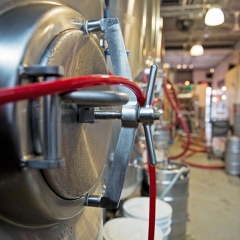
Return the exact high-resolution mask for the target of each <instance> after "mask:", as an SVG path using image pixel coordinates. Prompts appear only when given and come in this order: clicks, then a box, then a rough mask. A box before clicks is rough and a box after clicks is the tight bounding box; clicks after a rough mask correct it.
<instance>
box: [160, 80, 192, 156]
mask: <svg viewBox="0 0 240 240" xmlns="http://www.w3.org/2000/svg"><path fill="white" fill-rule="evenodd" d="M163 88H164V91H165V94H166V97H167V99H168V101H169V102H170V104H171V106H172V108H173V109H174V111H175V112H176V114H177V117H178V119H179V121H180V122H181V124H182V126H183V128H184V130H185V132H186V134H187V142H186V146H185V149H184V150H183V151H182V152H181V153H180V154H177V155H175V156H170V157H169V158H168V159H169V160H173V159H177V158H180V157H182V156H183V155H184V154H185V153H186V152H187V150H188V147H189V145H190V131H189V128H188V126H187V123H186V121H185V120H184V118H183V116H182V114H181V112H180V110H179V108H178V107H177V102H178V101H177V100H176V101H175V102H174V101H173V99H172V98H171V96H170V93H169V91H168V88H167V84H166V83H163ZM172 89H173V88H172ZM173 92H175V90H174V89H173ZM174 95H175V96H176V92H175V94H174Z"/></svg>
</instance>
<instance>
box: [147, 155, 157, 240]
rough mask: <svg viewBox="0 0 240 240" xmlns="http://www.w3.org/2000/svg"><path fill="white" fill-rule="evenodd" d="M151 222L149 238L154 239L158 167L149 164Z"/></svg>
mask: <svg viewBox="0 0 240 240" xmlns="http://www.w3.org/2000/svg"><path fill="white" fill-rule="evenodd" d="M148 171H149V222H148V224H149V225H148V240H154V234H155V219H156V169H155V167H152V166H151V165H150V164H149V159H148Z"/></svg>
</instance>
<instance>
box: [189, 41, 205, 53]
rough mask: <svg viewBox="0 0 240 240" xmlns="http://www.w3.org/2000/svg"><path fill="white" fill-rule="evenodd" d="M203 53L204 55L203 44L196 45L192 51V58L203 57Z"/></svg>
mask: <svg viewBox="0 0 240 240" xmlns="http://www.w3.org/2000/svg"><path fill="white" fill-rule="evenodd" d="M203 53H204V50H203V46H202V45H201V44H195V45H193V46H192V47H191V49H190V55H191V56H202V55H203Z"/></svg>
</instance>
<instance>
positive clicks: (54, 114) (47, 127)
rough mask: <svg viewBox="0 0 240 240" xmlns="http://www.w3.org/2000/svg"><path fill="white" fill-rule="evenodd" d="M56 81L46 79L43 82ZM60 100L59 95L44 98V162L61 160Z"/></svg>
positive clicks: (51, 78)
mask: <svg viewBox="0 0 240 240" xmlns="http://www.w3.org/2000/svg"><path fill="white" fill-rule="evenodd" d="M53 79H56V77H47V78H45V81H50V80H53ZM60 104H61V99H60V96H59V95H48V96H46V97H44V160H56V159H60V158H61V152H62V150H61V107H60V106H61V105H60Z"/></svg>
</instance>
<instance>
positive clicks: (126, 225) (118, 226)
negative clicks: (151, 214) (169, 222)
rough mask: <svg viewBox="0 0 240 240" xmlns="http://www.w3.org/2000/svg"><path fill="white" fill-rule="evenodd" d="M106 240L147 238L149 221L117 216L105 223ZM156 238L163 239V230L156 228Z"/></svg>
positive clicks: (155, 239) (104, 235)
mask: <svg viewBox="0 0 240 240" xmlns="http://www.w3.org/2000/svg"><path fill="white" fill-rule="evenodd" d="M103 239H104V240H146V239H148V222H146V221H144V220H140V219H134V218H115V219H112V220H110V221H108V222H106V223H105V224H104V227H103ZM154 240H163V234H162V232H161V230H160V229H159V228H158V227H156V228H155V237H154Z"/></svg>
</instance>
